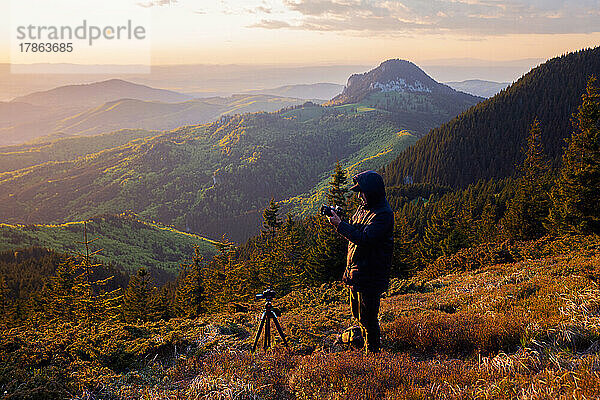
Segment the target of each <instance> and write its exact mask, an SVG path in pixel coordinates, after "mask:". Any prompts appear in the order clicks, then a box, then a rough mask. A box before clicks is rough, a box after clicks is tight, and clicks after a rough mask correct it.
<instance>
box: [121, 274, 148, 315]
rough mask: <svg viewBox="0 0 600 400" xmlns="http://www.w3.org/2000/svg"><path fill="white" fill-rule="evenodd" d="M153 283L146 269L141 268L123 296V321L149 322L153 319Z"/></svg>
mask: <svg viewBox="0 0 600 400" xmlns="http://www.w3.org/2000/svg"><path fill="white" fill-rule="evenodd" d="M152 292H153V289H152V283H151V281H150V275H149V274H148V272H147V271H146V269H145V268H140V269H139V270H138V271H137V273H136V274H135V275H134V276H132V277H131V279H130V280H129V284H128V285H127V289H125V295H124V296H123V307H122V312H123V319H125V321H127V322H138V321H147V320H149V319H151V309H150V300H151V298H152V294H153V293H152Z"/></svg>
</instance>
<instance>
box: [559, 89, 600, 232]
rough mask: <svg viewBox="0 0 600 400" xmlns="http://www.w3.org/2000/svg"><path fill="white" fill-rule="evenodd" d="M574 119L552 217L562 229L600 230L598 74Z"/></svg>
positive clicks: (599, 95) (599, 111)
mask: <svg viewBox="0 0 600 400" xmlns="http://www.w3.org/2000/svg"><path fill="white" fill-rule="evenodd" d="M572 122H573V126H574V132H573V135H572V136H571V137H570V138H569V139H568V140H567V148H566V150H565V153H564V154H563V157H562V163H561V166H560V169H559V171H558V177H557V180H556V184H555V185H554V187H553V190H552V194H551V198H552V209H551V211H550V218H549V219H550V221H551V224H552V226H553V228H554V229H555V230H556V231H558V232H577V233H600V91H599V89H598V87H597V86H596V79H595V78H594V77H592V78H590V79H589V81H588V85H587V88H586V91H585V93H584V94H583V96H582V103H581V105H580V106H579V108H578V109H577V113H576V114H574V115H573V120H572Z"/></svg>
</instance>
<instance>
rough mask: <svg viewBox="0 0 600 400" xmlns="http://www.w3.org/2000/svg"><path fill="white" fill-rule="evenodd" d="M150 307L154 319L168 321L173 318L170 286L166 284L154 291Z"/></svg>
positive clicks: (151, 316) (151, 317)
mask: <svg viewBox="0 0 600 400" xmlns="http://www.w3.org/2000/svg"><path fill="white" fill-rule="evenodd" d="M149 309H150V312H149V314H150V319H151V320H153V321H158V320H165V321H166V320H168V319H169V318H171V309H172V304H171V296H170V293H169V287H167V286H166V285H165V286H164V287H161V288H156V289H154V290H153V291H152V297H151V298H150V304H149Z"/></svg>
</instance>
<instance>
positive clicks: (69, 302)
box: [40, 258, 85, 321]
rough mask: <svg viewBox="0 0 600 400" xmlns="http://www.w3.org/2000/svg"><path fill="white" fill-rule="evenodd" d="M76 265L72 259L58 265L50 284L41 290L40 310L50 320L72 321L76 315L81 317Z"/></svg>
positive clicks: (82, 311) (82, 313)
mask: <svg viewBox="0 0 600 400" xmlns="http://www.w3.org/2000/svg"><path fill="white" fill-rule="evenodd" d="M75 269H76V264H75V262H74V259H73V258H69V259H67V260H65V261H64V262H62V263H60V264H59V265H58V267H57V268H56V273H55V275H54V276H53V277H52V278H51V280H50V284H49V285H48V286H46V288H45V290H43V295H42V298H41V301H42V302H43V303H44V304H45V305H44V307H43V308H44V309H45V310H40V312H43V313H45V314H46V316H47V317H49V318H51V319H60V320H62V321H74V320H75V319H76V317H77V314H78V313H79V314H81V315H80V316H83V315H84V314H85V310H83V309H81V307H80V302H79V298H78V291H77V284H76V274H75Z"/></svg>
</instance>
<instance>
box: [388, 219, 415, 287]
mask: <svg viewBox="0 0 600 400" xmlns="http://www.w3.org/2000/svg"><path fill="white" fill-rule="evenodd" d="M395 221H396V223H395V224H394V252H393V255H394V258H393V261H392V271H391V272H392V275H393V276H402V277H406V276H407V275H408V274H409V272H410V270H412V269H413V268H414V267H415V266H416V260H415V254H416V253H417V251H416V250H417V249H416V240H415V238H416V233H415V230H414V228H413V227H412V226H411V225H410V223H409V222H408V218H406V216H405V215H402V216H398V215H397V216H396V218H395Z"/></svg>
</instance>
